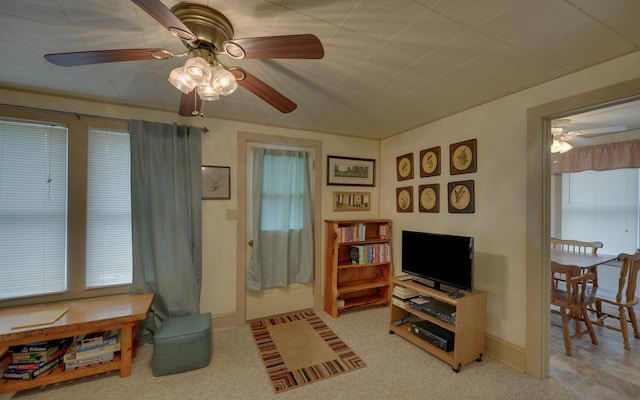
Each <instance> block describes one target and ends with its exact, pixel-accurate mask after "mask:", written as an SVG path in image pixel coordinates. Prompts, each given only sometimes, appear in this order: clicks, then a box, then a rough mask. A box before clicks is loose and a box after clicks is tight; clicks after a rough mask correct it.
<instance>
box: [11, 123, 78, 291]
mask: <svg viewBox="0 0 640 400" xmlns="http://www.w3.org/2000/svg"><path fill="white" fill-rule="evenodd" d="M66 224H67V129H66V128H64V127H60V126H51V125H42V124H34V123H24V122H17V121H0V255H1V256H0V299H9V298H17V297H26V296H33V295H41V294H47V293H56V292H63V291H65V290H66V289H67V273H66V271H67V268H66V263H67V259H66V258H67V254H66V249H67V246H66V228H67V225H66Z"/></svg>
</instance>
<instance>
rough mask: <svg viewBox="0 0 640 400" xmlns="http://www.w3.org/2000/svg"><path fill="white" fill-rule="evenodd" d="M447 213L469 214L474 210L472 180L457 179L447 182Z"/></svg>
mask: <svg viewBox="0 0 640 400" xmlns="http://www.w3.org/2000/svg"><path fill="white" fill-rule="evenodd" d="M447 186H448V187H447V189H448V190H447V192H448V193H449V213H451V214H456V213H463V214H471V213H474V212H475V193H474V181H472V180H469V181H457V182H449V183H448V184H447Z"/></svg>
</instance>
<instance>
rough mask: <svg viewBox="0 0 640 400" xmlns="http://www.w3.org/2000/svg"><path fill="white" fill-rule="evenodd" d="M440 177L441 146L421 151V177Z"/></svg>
mask: <svg viewBox="0 0 640 400" xmlns="http://www.w3.org/2000/svg"><path fill="white" fill-rule="evenodd" d="M438 175H440V146H437V147H432V148H430V149H425V150H420V177H421V178H426V177H428V176H438Z"/></svg>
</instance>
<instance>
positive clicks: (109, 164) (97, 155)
mask: <svg viewBox="0 0 640 400" xmlns="http://www.w3.org/2000/svg"><path fill="white" fill-rule="evenodd" d="M129 143H130V142H129V133H122V132H108V131H103V130H90V131H89V153H88V154H89V159H88V162H89V166H88V176H87V179H88V182H87V260H86V264H87V270H86V272H87V276H86V285H87V287H89V288H92V287H103V286H112V285H122V284H130V283H131V279H132V273H133V256H132V247H131V246H132V244H131V155H130V154H131V153H130V147H129Z"/></svg>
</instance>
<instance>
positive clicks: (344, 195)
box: [333, 192, 371, 211]
mask: <svg viewBox="0 0 640 400" xmlns="http://www.w3.org/2000/svg"><path fill="white" fill-rule="evenodd" d="M369 210H371V192H333V211H369Z"/></svg>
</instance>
